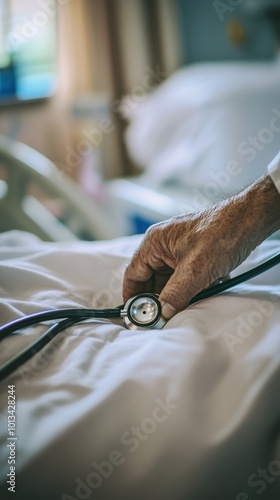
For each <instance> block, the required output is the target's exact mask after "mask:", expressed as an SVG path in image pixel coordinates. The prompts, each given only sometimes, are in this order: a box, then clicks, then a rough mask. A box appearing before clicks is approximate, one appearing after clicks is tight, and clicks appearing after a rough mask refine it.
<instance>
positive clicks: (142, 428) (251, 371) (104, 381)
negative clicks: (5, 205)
mask: <svg viewBox="0 0 280 500" xmlns="http://www.w3.org/2000/svg"><path fill="white" fill-rule="evenodd" d="M140 239H141V236H133V237H126V238H121V239H118V240H114V241H107V242H96V243H90V242H74V243H71V244H69V243H67V244H66V243H44V242H41V241H40V240H39V239H37V238H36V237H35V236H33V235H30V234H28V233H23V232H17V231H12V232H8V233H4V234H2V235H0V290H1V293H0V318H1V320H0V321H1V324H4V323H6V322H8V321H10V320H12V319H15V318H18V317H21V316H23V315H26V314H29V313H33V312H37V311H41V310H45V309H55V308H60V307H95V308H104V307H114V306H117V305H119V304H121V303H122V278H123V272H124V269H125V266H126V265H127V263H128V262H129V260H130V258H131V256H132V254H133V252H134V250H135V249H136V248H137V246H138V244H139V242H140ZM277 250H279V241H273V240H269V241H267V242H265V243H264V244H263V245H261V246H260V247H259V248H258V249H256V250H255V251H254V252H253V253H252V254H251V256H250V257H249V259H247V261H246V262H245V263H243V264H242V265H241V266H240V268H239V269H238V270H236V273H237V272H241V271H244V270H247V269H249V268H250V267H252V266H254V265H256V264H257V263H259V262H261V261H262V260H263V259H265V258H267V257H269V256H270V255H272V254H274V253H275V252H276V251H277ZM279 325H280V267H278V268H274V269H272V270H270V271H268V272H266V273H265V274H263V275H262V276H260V277H258V278H255V279H253V280H251V281H250V282H247V283H246V284H243V285H239V286H238V287H236V288H235V289H232V290H231V291H228V292H226V293H223V294H221V295H220V296H216V297H213V298H210V299H207V300H204V301H201V302H199V303H196V304H194V305H193V306H191V307H189V308H187V309H186V310H184V311H182V312H181V313H179V314H177V315H176V316H175V317H174V318H172V319H171V320H170V321H169V322H168V323H167V324H166V326H165V327H164V328H163V329H162V330H143V331H130V330H126V329H125V328H124V326H123V324H122V323H121V321H120V320H106V319H100V320H90V321H86V322H83V323H81V324H78V325H76V326H74V327H71V328H69V329H67V330H66V331H65V332H63V333H61V334H59V335H58V336H57V337H56V338H54V339H52V341H51V342H50V344H48V346H46V347H45V348H44V349H43V350H42V351H40V352H39V353H37V354H36V355H35V356H34V357H33V358H32V359H31V360H29V361H28V362H26V363H25V364H24V365H23V366H21V367H20V368H18V369H17V370H16V371H15V372H14V373H13V374H12V375H10V376H9V377H8V378H7V379H5V380H4V381H3V382H2V383H1V385H0V433H1V449H0V480H1V499H2V498H13V496H12V491H13V489H15V493H16V495H15V498H18V499H28V500H33V499H40V500H49V499H50V500H58V499H62V500H73V499H106V500H107V499H108V500H109V499H110V500H111V499H112V500H118V499H122V500H128V499H129V500H131V499H134V500H144V499H145V500H171V499H172V500H181V499H182V500H183V499H184V500H200V499H202V500H210V499H211V500H213V499H214V498H221V499H222V498H223V499H227V500H248V499H250V500H253V499H256V498H263V499H266V500H267V499H269V500H270V499H271V500H276V499H279V498H280V438H279V436H280V397H279V390H280V369H279V367H280V327H279ZM45 329H46V325H39V326H37V327H31V328H27V329H26V330H24V331H22V332H20V333H16V334H13V335H12V336H10V337H9V338H6V339H4V340H2V342H1V351H0V362H1V364H3V363H4V362H5V361H6V360H7V359H8V358H9V357H11V356H12V355H14V354H15V353H16V352H18V350H20V349H21V348H22V347H24V346H26V345H28V344H29V343H30V342H31V341H32V340H34V339H35V338H37V337H38V336H39V335H40V334H41V333H42V332H43V331H44V330H45ZM9 394H10V395H11V394H12V395H13V401H14V411H13V409H12V408H11V407H10V406H11V405H10V406H9V410H10V414H11V415H15V418H14V419H12V418H11V419H10V420H8V415H9V413H8V400H9V402H10V403H11V397H9ZM9 421H10V422H13V423H14V426H13V424H10V425H8V422H9ZM11 428H12V429H13V431H14V435H13V436H11V435H10V434H9V433H8V430H11ZM8 438H10V439H8ZM11 467H15V469H11ZM8 474H9V475H8ZM13 481H14V483H13ZM9 488H10V489H9Z"/></svg>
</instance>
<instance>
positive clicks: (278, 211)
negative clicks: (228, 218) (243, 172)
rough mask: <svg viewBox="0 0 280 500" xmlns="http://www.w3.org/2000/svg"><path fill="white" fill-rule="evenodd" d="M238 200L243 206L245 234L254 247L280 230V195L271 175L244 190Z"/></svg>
mask: <svg viewBox="0 0 280 500" xmlns="http://www.w3.org/2000/svg"><path fill="white" fill-rule="evenodd" d="M237 200H238V201H240V202H241V204H242V212H243V223H244V232H245V235H246V232H247V234H248V235H250V238H252V245H253V247H256V246H258V245H259V244H260V243H262V241H264V240H265V239H266V238H268V237H269V236H271V235H272V234H273V233H274V232H275V231H277V230H278V229H280V194H279V192H278V191H277V189H276V187H275V184H274V183H273V181H272V179H271V177H270V176H269V175H265V176H263V177H262V178H260V179H258V180H257V181H256V182H254V183H253V184H252V185H251V186H249V187H248V188H246V189H244V191H242V192H241V193H240V194H239V195H238V196H237Z"/></svg>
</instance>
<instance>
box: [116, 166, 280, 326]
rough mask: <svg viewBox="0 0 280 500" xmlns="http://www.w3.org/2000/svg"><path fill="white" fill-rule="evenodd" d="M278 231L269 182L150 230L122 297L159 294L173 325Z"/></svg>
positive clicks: (277, 199)
mask: <svg viewBox="0 0 280 500" xmlns="http://www.w3.org/2000/svg"><path fill="white" fill-rule="evenodd" d="M279 228H280V194H279V193H278V191H277V189H276V187H275V185H274V184H273V182H272V180H271V178H270V177H269V176H265V177H263V178H262V179H260V180H259V181H257V182H255V183H254V184H253V185H252V186H250V187H249V188H247V189H245V190H244V191H242V192H241V193H240V194H238V195H236V196H233V197H232V198H229V199H228V200H226V201H223V202H221V203H218V204H216V205H214V206H211V207H210V208H207V209H206V210H203V211H200V212H194V213H190V214H184V215H179V216H178V217H174V218H172V219H170V220H167V221H164V222H160V223H158V224H155V225H153V226H151V227H150V228H149V229H148V231H147V232H146V235H145V236H144V238H143V240H142V243H141V245H140V247H139V248H138V250H137V251H136V252H135V254H134V256H133V258H132V261H131V263H130V264H129V266H128V267H127V270H126V273H125V277H124V284H123V296H124V300H125V301H127V300H128V299H129V298H130V297H131V296H133V295H136V294H137V293H141V292H147V291H149V292H154V293H159V294H160V297H159V300H160V302H161V304H162V314H163V316H164V317H165V318H166V319H170V318H171V317H172V316H174V314H175V313H176V312H178V311H181V310H182V309H184V308H185V307H187V305H188V304H189V302H190V300H191V298H192V297H193V296H194V295H196V294H197V293H198V292H200V291H201V290H202V289H204V288H206V287H208V286H209V285H211V284H212V283H213V282H214V281H215V280H216V279H218V278H221V277H222V276H224V275H226V274H228V273H229V272H230V271H232V270H233V269H234V268H235V267H237V266H238V265H239V264H241V262H242V261H243V260H245V259H246V258H247V257H248V255H249V254H250V253H251V251H252V250H253V249H254V248H255V247H256V246H257V245H259V244H260V243H261V242H262V241H263V240H264V239H266V238H267V237H268V236H270V235H271V234H272V233H273V232H275V231H276V230H277V229H279Z"/></svg>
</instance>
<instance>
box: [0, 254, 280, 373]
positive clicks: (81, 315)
mask: <svg viewBox="0 0 280 500" xmlns="http://www.w3.org/2000/svg"><path fill="white" fill-rule="evenodd" d="M279 263H280V252H279V253H277V254H276V255H275V256H274V257H271V258H270V259H268V260H266V261H265V262H263V263H262V264H260V265H258V266H256V267H255V268H253V269H250V270H249V271H246V272H245V273H242V274H240V275H238V276H235V277H234V278H230V279H228V280H227V281H224V282H222V283H218V284H217V285H213V286H211V287H209V288H206V289H205V290H202V291H201V292H199V293H198V294H197V295H195V296H194V297H193V298H192V299H191V301H190V305H191V304H194V303H196V302H198V301H200V300H203V299H206V298H209V297H213V296H214V295H217V294H219V293H221V292H224V291H226V290H228V289H229V288H232V287H234V286H236V285H239V284H240V283H243V282H244V281H248V280H249V279H253V278H254V277H256V276H258V275H259V274H261V273H263V272H265V271H267V270H268V269H270V268H272V267H274V266H276V265H277V264H279ZM123 307H124V306H123V305H121V306H118V307H116V308H114V309H83V308H81V309H69V308H68V309H67V308H65V309H56V310H49V311H42V312H38V313H34V314H30V315H28V316H25V317H23V318H18V319H16V320H14V321H11V322H10V323H7V324H6V325H4V326H2V327H0V340H3V339H4V338H5V337H7V336H8V335H10V334H11V333H14V332H15V331H17V330H20V329H23V328H27V327H28V326H33V325H36V324H38V323H42V322H45V321H53V320H57V319H61V320H62V321H59V322H56V323H55V324H53V325H51V326H50V327H49V328H48V329H47V330H46V331H45V332H44V333H43V334H42V335H41V336H40V337H39V338H38V339H36V340H35V341H34V342H32V343H31V344H30V345H29V346H28V347H26V348H25V349H23V350H22V351H21V352H19V353H18V354H16V355H15V356H14V357H13V358H12V359H11V360H9V361H7V362H6V363H5V364H4V365H2V366H1V367H0V381H1V380H3V379H4V378H6V377H7V376H8V375H10V374H11V373H12V372H13V371H14V370H16V369H17V368H18V367H19V366H20V365H21V364H23V363H24V362H26V361H27V360H28V359H30V358H31V357H32V356H33V355H35V354H36V353H37V352H38V351H40V350H41V349H42V348H43V347H44V346H45V345H46V344H48V342H50V341H51V340H52V339H53V338H54V337H55V336H56V335H57V334H58V333H60V332H62V331H63V330H65V329H66V328H69V327H70V326H73V325H74V324H76V323H79V322H81V321H84V320H87V319H90V318H96V319H97V318H111V319H113V318H115V319H116V318H121V317H122V314H121V312H122V310H123ZM128 314H129V312H128Z"/></svg>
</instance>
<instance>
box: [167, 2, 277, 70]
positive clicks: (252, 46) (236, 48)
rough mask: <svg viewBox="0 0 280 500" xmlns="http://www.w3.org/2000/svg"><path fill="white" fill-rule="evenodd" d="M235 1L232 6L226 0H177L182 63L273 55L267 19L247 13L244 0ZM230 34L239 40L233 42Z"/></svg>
mask: <svg viewBox="0 0 280 500" xmlns="http://www.w3.org/2000/svg"><path fill="white" fill-rule="evenodd" d="M232 4H234V2H232ZM235 4H236V5H237V6H236V7H232V6H231V5H230V2H229V1H227V0H225V1H223V2H217V1H216V2H215V1H212V0H199V1H197V0H177V6H178V12H179V19H180V26H181V30H180V31H181V41H182V59H183V63H184V64H187V63H195V62H200V61H230V60H261V59H271V58H272V57H273V55H274V53H275V38H274V35H273V33H272V31H271V27H270V26H269V24H268V22H267V21H266V20H265V19H264V18H261V17H257V16H252V15H249V14H248V12H246V11H245V9H244V4H245V1H240V2H235ZM238 4H239V5H238ZM242 29H244V32H245V33H244V34H245V39H244V40H243V41H242V32H241V33H240V30H242ZM230 34H232V35H233V36H234V35H236V40H237V41H238V40H240V43H233V41H232V40H231V39H230Z"/></svg>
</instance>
